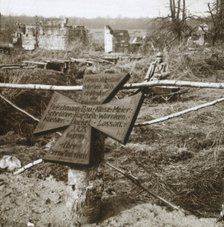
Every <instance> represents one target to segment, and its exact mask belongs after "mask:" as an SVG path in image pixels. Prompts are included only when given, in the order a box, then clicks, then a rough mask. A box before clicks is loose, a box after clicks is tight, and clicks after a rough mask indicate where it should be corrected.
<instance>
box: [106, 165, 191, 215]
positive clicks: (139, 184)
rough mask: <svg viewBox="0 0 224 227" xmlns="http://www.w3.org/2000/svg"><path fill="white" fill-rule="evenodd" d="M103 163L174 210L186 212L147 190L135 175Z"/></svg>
mask: <svg viewBox="0 0 224 227" xmlns="http://www.w3.org/2000/svg"><path fill="white" fill-rule="evenodd" d="M105 164H106V165H107V166H109V167H111V168H112V169H114V170H116V171H117V172H119V173H121V174H122V175H123V176H125V177H126V178H128V179H129V180H131V181H132V183H134V184H135V185H137V186H138V187H140V188H141V189H143V190H144V191H145V192H147V193H148V194H149V195H151V196H153V197H154V198H156V199H159V200H161V201H162V202H163V203H165V204H166V205H168V206H169V207H171V208H172V209H174V210H178V211H182V212H184V213H187V212H186V211H184V210H183V209H181V208H180V207H178V206H176V205H174V204H172V203H171V202H169V201H167V200H166V199H164V198H162V197H161V196H159V195H156V194H155V193H154V192H151V191H150V190H148V189H147V188H146V187H145V186H144V185H142V184H141V182H140V179H138V178H137V177H135V176H133V175H131V174H129V173H127V172H125V171H123V170H121V169H119V168H117V167H115V166H113V165H112V164H110V163H109V162H105Z"/></svg>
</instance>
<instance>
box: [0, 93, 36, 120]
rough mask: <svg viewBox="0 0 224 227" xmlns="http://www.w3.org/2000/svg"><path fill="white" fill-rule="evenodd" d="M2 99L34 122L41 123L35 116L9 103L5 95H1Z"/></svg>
mask: <svg viewBox="0 0 224 227" xmlns="http://www.w3.org/2000/svg"><path fill="white" fill-rule="evenodd" d="M0 98H1V99H3V100H4V101H5V102H7V103H8V104H9V105H11V106H12V107H14V108H15V109H17V110H19V111H20V112H22V113H24V114H25V115H27V116H28V117H30V118H32V119H33V120H34V121H37V122H39V121H40V120H39V119H38V118H36V117H34V116H33V115H31V114H29V113H28V112H26V111H25V110H23V109H21V108H19V107H18V106H16V105H15V104H13V103H12V102H11V101H9V100H8V99H7V98H5V97H4V96H3V95H1V94H0Z"/></svg>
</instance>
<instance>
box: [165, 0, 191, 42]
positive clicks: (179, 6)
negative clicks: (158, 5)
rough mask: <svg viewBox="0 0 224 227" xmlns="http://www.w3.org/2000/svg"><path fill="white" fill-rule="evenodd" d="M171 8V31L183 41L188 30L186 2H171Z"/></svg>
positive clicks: (174, 0)
mask: <svg viewBox="0 0 224 227" xmlns="http://www.w3.org/2000/svg"><path fill="white" fill-rule="evenodd" d="M169 7H170V14H171V15H170V17H171V22H172V27H171V29H172V31H173V32H174V34H176V36H177V38H178V40H181V39H182V35H183V34H184V30H185V28H186V18H187V17H186V1H185V0H170V4H169Z"/></svg>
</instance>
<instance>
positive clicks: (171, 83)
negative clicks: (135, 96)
mask: <svg viewBox="0 0 224 227" xmlns="http://www.w3.org/2000/svg"><path fill="white" fill-rule="evenodd" d="M156 86H174V87H190V88H211V89H224V83H209V82H194V81H184V80H160V81H150V82H141V83H127V84H125V85H124V86H123V89H137V88H145V87H156ZM0 88H12V89H32V90H50V91H81V90H82V86H81V85H80V86H60V85H46V84H13V83H0Z"/></svg>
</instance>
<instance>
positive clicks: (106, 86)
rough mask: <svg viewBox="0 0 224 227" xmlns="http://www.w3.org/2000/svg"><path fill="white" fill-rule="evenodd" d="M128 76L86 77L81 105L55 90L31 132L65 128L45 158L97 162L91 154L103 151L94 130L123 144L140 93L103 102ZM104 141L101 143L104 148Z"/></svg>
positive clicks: (61, 160) (130, 126)
mask: <svg viewBox="0 0 224 227" xmlns="http://www.w3.org/2000/svg"><path fill="white" fill-rule="evenodd" d="M129 77H130V76H129V75H111V74H109V75H108V74H106V75H105V74H100V75H97V77H96V76H92V75H89V76H86V77H85V79H84V83H83V91H82V92H83V95H82V103H81V104H80V103H77V102H74V101H73V100H72V99H70V98H68V97H66V96H64V95H61V94H59V93H55V94H54V95H53V97H52V99H51V100H50V103H49V105H48V107H47V109H46V111H45V112H44V114H43V117H42V118H41V121H40V122H39V124H38V125H37V127H36V129H35V131H34V134H42V133H47V132H52V131H56V130H58V129H63V128H67V129H66V130H65V131H64V133H63V135H62V136H61V137H60V138H59V139H58V141H57V142H56V143H55V145H54V146H53V147H52V148H51V149H50V151H49V152H48V153H47V154H46V155H45V157H44V159H45V160H49V161H57V162H66V163H73V164H76V165H94V164H96V163H94V161H93V160H94V157H95V156H97V155H101V154H100V151H99V150H101V152H102V148H101V147H99V143H98V141H96V137H97V136H96V135H97V131H100V132H103V134H105V135H107V136H110V137H112V138H113V139H115V140H117V141H119V142H121V143H126V142H127V140H128V137H129V135H130V133H131V130H132V127H133V125H134V122H135V120H136V117H137V115H138V112H139V110H140V107H141V104H142V101H143V94H142V93H139V94H137V95H135V96H131V97H127V98H124V99H121V100H115V101H112V102H110V103H106V104H105V102H108V101H110V100H111V99H112V98H113V97H114V96H115V95H116V93H117V92H118V91H119V89H121V87H122V86H123V85H124V84H125V83H126V82H127V80H128V79H129ZM90 104H91V105H90ZM98 138H100V137H98ZM103 143H104V142H103V141H102V143H101V145H100V146H102V147H103Z"/></svg>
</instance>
